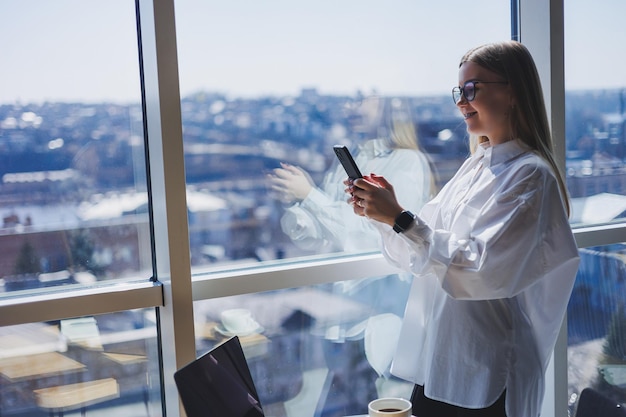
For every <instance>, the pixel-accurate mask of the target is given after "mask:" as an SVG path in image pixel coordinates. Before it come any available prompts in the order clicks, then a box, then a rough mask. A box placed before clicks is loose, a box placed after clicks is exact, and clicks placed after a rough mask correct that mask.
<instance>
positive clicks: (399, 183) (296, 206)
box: [269, 96, 435, 253]
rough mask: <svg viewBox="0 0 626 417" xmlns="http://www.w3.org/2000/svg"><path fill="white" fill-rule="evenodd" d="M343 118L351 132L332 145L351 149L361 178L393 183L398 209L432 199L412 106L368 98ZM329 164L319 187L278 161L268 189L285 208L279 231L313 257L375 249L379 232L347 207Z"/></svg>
mask: <svg viewBox="0 0 626 417" xmlns="http://www.w3.org/2000/svg"><path fill="white" fill-rule="evenodd" d="M348 119H349V120H351V121H352V126H351V129H350V131H349V132H348V134H346V136H345V137H343V138H337V142H339V143H341V142H344V143H341V144H342V145H343V144H345V145H346V146H349V147H355V146H356V147H357V153H356V154H355V157H354V159H355V162H356V164H357V165H358V166H359V169H360V170H361V172H362V173H363V175H369V174H370V173H375V174H377V175H381V176H384V177H385V178H386V179H387V180H388V181H389V182H391V183H392V184H394V188H395V190H396V195H398V196H399V198H402V199H403V200H401V201H400V203H401V204H402V206H403V207H410V208H411V210H415V211H416V212H417V211H419V210H420V208H421V207H422V206H423V205H424V204H425V203H426V202H427V201H428V200H429V199H430V198H431V197H432V196H433V195H434V191H435V190H434V186H435V181H434V177H433V174H432V173H431V169H430V166H429V161H428V159H427V156H426V155H425V154H424V153H423V152H422V151H421V150H420V146H419V142H418V138H417V132H416V127H415V126H416V120H415V117H413V116H412V106H411V102H410V101H409V100H406V99H404V100H403V99H401V98H383V97H376V96H373V97H368V98H366V99H364V100H363V101H362V102H361V103H360V104H358V105H357V106H356V108H354V109H351V112H350V114H349V115H348ZM355 137H356V138H355ZM350 138H355V139H356V140H350ZM334 165H335V167H334V168H332V169H331V170H330V172H329V173H328V174H326V175H325V177H324V179H323V181H322V182H321V184H320V186H319V187H318V186H316V184H315V182H314V181H313V179H312V178H311V175H310V174H309V173H308V172H307V171H306V170H304V169H303V168H301V167H299V166H294V165H291V164H287V163H281V167H280V168H276V169H274V170H273V172H272V174H271V175H270V176H269V182H270V188H271V190H272V191H273V192H274V193H275V195H276V198H277V199H278V200H279V201H281V202H282V203H285V204H286V206H285V209H284V214H283V215H282V217H281V219H280V225H281V228H282V231H283V232H284V233H285V234H286V235H287V236H289V238H290V239H291V240H292V241H293V243H294V244H295V245H296V246H297V247H299V248H301V249H304V250H309V251H312V253H323V252H327V251H359V250H377V249H379V247H380V243H379V240H380V238H379V234H378V232H377V231H376V230H375V229H374V227H373V226H372V225H371V223H370V222H369V221H368V220H367V219H365V218H362V217H358V216H355V215H354V213H353V210H352V207H351V206H350V205H349V204H347V198H348V196H347V195H346V193H345V192H344V190H345V188H346V186H345V184H344V183H343V182H344V180H345V179H346V178H347V174H346V172H345V170H344V169H343V167H342V166H341V165H340V164H339V163H338V162H337V161H335V163H334Z"/></svg>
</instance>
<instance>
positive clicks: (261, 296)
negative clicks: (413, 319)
mask: <svg viewBox="0 0 626 417" xmlns="http://www.w3.org/2000/svg"><path fill="white" fill-rule="evenodd" d="M410 280H411V278H410V275H406V276H405V275H402V276H398V275H390V276H387V277H380V278H367V279H361V280H352V281H342V282H337V283H333V284H324V285H318V286H313V287H304V288H294V289H286V290H279V291H271V292H265V293H258V294H249V295H241V296H235V297H227V298H221V299H214V300H206V301H201V302H196V303H195V305H194V313H195V314H194V317H195V322H196V337H197V340H196V343H197V351H198V355H201V354H202V353H204V352H206V351H207V350H209V349H210V348H212V347H213V346H215V345H216V344H217V343H220V342H221V341H223V340H225V339H227V338H229V337H231V336H233V335H238V336H239V337H240V341H241V343H242V347H243V350H244V354H245V355H246V359H247V362H248V366H249V367H250V371H251V373H252V378H253V380H254V383H255V386H256V389H257V391H258V394H259V397H260V401H261V405H262V407H263V409H264V411H265V415H267V416H273V417H280V416H288V417H291V416H301V415H322V416H346V415H353V414H364V413H367V403H368V402H369V401H370V400H371V399H374V398H377V397H378V396H400V397H404V398H408V397H409V396H410V395H411V391H412V389H413V386H412V384H410V383H407V382H406V381H402V380H399V379H397V378H395V377H393V376H392V375H391V374H390V372H389V368H390V363H391V357H392V355H393V352H394V350H395V344H396V341H397V338H398V335H399V330H400V324H401V321H402V319H401V317H402V314H403V312H404V307H405V304H406V299H407V297H408V293H409V286H410ZM242 313H244V314H243V315H242ZM248 314H251V316H248Z"/></svg>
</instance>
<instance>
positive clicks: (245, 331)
mask: <svg viewBox="0 0 626 417" xmlns="http://www.w3.org/2000/svg"><path fill="white" fill-rule="evenodd" d="M215 330H216V331H217V332H218V333H219V334H221V335H222V336H227V337H233V336H239V337H243V336H250V335H251V334H254V333H261V332H262V331H263V330H264V329H263V327H262V326H261V325H260V324H258V323H257V324H256V325H255V326H252V327H250V328H247V329H241V330H237V331H234V332H231V331H230V330H226V329H225V328H224V327H223V326H222V325H221V324H218V325H217V326H215Z"/></svg>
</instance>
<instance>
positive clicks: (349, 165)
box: [333, 145, 363, 179]
mask: <svg viewBox="0 0 626 417" xmlns="http://www.w3.org/2000/svg"><path fill="white" fill-rule="evenodd" d="M333 150H334V151H335V155H337V158H338V159H339V162H341V165H343V169H345V170H346V174H348V178H351V179H356V178H363V175H361V171H360V170H359V167H358V166H356V163H355V162H354V158H352V155H351V154H350V151H349V150H348V148H346V147H345V146H341V145H335V146H333Z"/></svg>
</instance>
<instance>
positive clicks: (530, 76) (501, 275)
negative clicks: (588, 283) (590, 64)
mask: <svg viewBox="0 0 626 417" xmlns="http://www.w3.org/2000/svg"><path fill="white" fill-rule="evenodd" d="M453 98H454V101H455V103H456V105H457V107H458V108H459V110H460V111H461V113H462V114H463V117H464V118H465V123H466V125H467V131H468V133H469V134H470V140H471V142H472V143H473V144H474V146H473V148H474V152H473V153H472V155H471V156H470V157H469V158H468V159H467V160H466V161H465V162H464V164H463V165H462V166H461V168H460V169H459V170H458V172H457V173H456V174H455V176H454V177H453V178H452V179H451V180H450V181H449V182H448V184H446V185H445V186H444V187H443V189H442V190H441V192H440V193H439V194H438V195H437V197H435V198H434V199H433V200H432V201H431V202H429V203H428V204H426V205H425V206H424V207H423V208H422V210H421V212H420V214H419V216H414V215H413V214H411V213H410V212H409V211H405V207H404V206H402V205H401V204H400V203H398V200H397V199H396V196H395V194H394V189H393V187H392V186H391V184H390V183H389V182H388V181H387V180H386V179H385V178H384V177H381V176H377V175H375V174H371V175H370V176H368V177H366V178H365V179H358V180H355V181H354V183H353V184H349V182H348V181H346V184H348V188H347V189H346V192H348V193H351V194H352V196H351V197H350V199H349V201H350V202H351V203H352V204H353V209H354V211H355V213H357V214H358V215H360V216H365V217H368V218H370V219H372V220H374V222H373V223H375V224H376V226H377V228H378V229H379V231H380V233H381V234H382V236H383V246H384V247H383V253H384V254H385V256H386V257H387V259H388V260H389V261H390V262H392V263H393V264H395V265H397V266H400V267H402V268H403V269H405V270H408V271H411V272H412V273H413V274H414V275H415V277H416V278H415V279H414V280H413V284H412V288H411V293H410V295H409V302H408V305H407V308H406V311H405V319H404V324H403V329H402V334H401V337H400V341H399V343H398V349H397V352H396V356H395V359H394V364H393V368H392V372H393V373H394V374H395V375H397V376H399V377H402V378H404V379H407V380H410V381H412V382H414V383H415V384H416V385H415V389H414V391H413V396H412V401H413V405H414V414H415V415H419V416H420V417H429V416H438V417H445V416H508V417H536V416H538V415H539V413H540V411H541V403H542V399H543V392H544V373H545V369H546V366H547V363H548V360H549V358H550V354H551V351H552V349H553V348H554V343H555V341H556V337H557V333H558V331H559V328H560V325H561V322H562V319H563V316H564V314H565V311H566V307H567V302H568V299H569V295H570V292H571V289H572V286H573V282H574V278H575V274H576V270H577V267H578V261H579V259H578V252H577V248H576V244H575V242H574V239H573V236H572V232H571V229H570V227H569V223H568V212H569V205H568V202H567V192H566V188H565V184H564V181H563V178H562V177H561V175H560V173H559V170H558V169H557V165H556V163H555V161H554V156H553V150H552V141H551V135H550V130H549V126H548V120H547V117H546V111H545V105H544V102H543V97H542V92H541V85H540V81H539V76H538V74H537V70H536V68H535V64H534V62H533V59H532V57H531V55H530V53H529V52H528V50H527V49H526V48H525V47H524V46H523V45H522V44H520V43H518V42H513V41H508V42H502V43H496V44H489V45H483V46H480V47H478V48H475V49H472V50H470V51H469V52H467V54H466V55H465V56H464V57H463V58H462V60H461V63H460V66H459V87H455V88H454V89H453ZM407 208H409V207H407Z"/></svg>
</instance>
